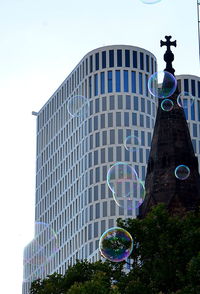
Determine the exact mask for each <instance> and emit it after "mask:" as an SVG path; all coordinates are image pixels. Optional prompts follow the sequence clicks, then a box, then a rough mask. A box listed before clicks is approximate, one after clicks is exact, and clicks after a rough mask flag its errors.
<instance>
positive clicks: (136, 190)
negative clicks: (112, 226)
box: [107, 162, 145, 210]
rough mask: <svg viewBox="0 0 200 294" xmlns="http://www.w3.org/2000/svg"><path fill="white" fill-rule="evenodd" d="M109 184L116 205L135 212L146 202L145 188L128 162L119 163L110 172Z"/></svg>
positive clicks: (108, 175) (108, 176)
mask: <svg viewBox="0 0 200 294" xmlns="http://www.w3.org/2000/svg"><path fill="white" fill-rule="evenodd" d="M107 184H108V187H109V188H110V190H111V191H112V193H113V198H114V200H115V202H116V204H117V205H118V206H120V207H122V208H124V209H127V210H135V209H136V208H138V207H139V206H140V205H141V204H142V203H143V201H144V197H145V187H144V183H143V182H142V181H141V180H140V179H139V177H138V175H137V172H136V171H135V169H134V168H133V167H132V166H130V165H129V164H128V163H126V162H117V163H115V164H114V165H112V167H111V168H110V169H109V170H108V173H107Z"/></svg>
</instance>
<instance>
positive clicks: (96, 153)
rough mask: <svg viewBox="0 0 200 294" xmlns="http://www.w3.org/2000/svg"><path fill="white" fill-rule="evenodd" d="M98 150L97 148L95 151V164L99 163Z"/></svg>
mask: <svg viewBox="0 0 200 294" xmlns="http://www.w3.org/2000/svg"><path fill="white" fill-rule="evenodd" d="M98 161H99V160H98V150H95V151H94V165H97V164H98Z"/></svg>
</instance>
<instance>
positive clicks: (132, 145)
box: [124, 135, 141, 153]
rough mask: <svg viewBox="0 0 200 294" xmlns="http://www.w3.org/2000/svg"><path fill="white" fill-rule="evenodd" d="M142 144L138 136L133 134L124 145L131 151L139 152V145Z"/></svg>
mask: <svg viewBox="0 0 200 294" xmlns="http://www.w3.org/2000/svg"><path fill="white" fill-rule="evenodd" d="M140 146H141V141H140V139H139V138H138V137H137V136H134V135H131V136H128V137H127V138H126V139H125V141H124V147H125V148H126V150H127V151H129V152H134V153H136V152H138V151H139V147H140Z"/></svg>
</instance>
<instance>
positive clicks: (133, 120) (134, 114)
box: [132, 113, 137, 126]
mask: <svg viewBox="0 0 200 294" xmlns="http://www.w3.org/2000/svg"><path fill="white" fill-rule="evenodd" d="M132 125H133V126H137V113H132Z"/></svg>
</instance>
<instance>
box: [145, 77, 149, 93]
mask: <svg viewBox="0 0 200 294" xmlns="http://www.w3.org/2000/svg"><path fill="white" fill-rule="evenodd" d="M145 91H146V96H147V97H148V96H149V90H148V75H146V74H145Z"/></svg>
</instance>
